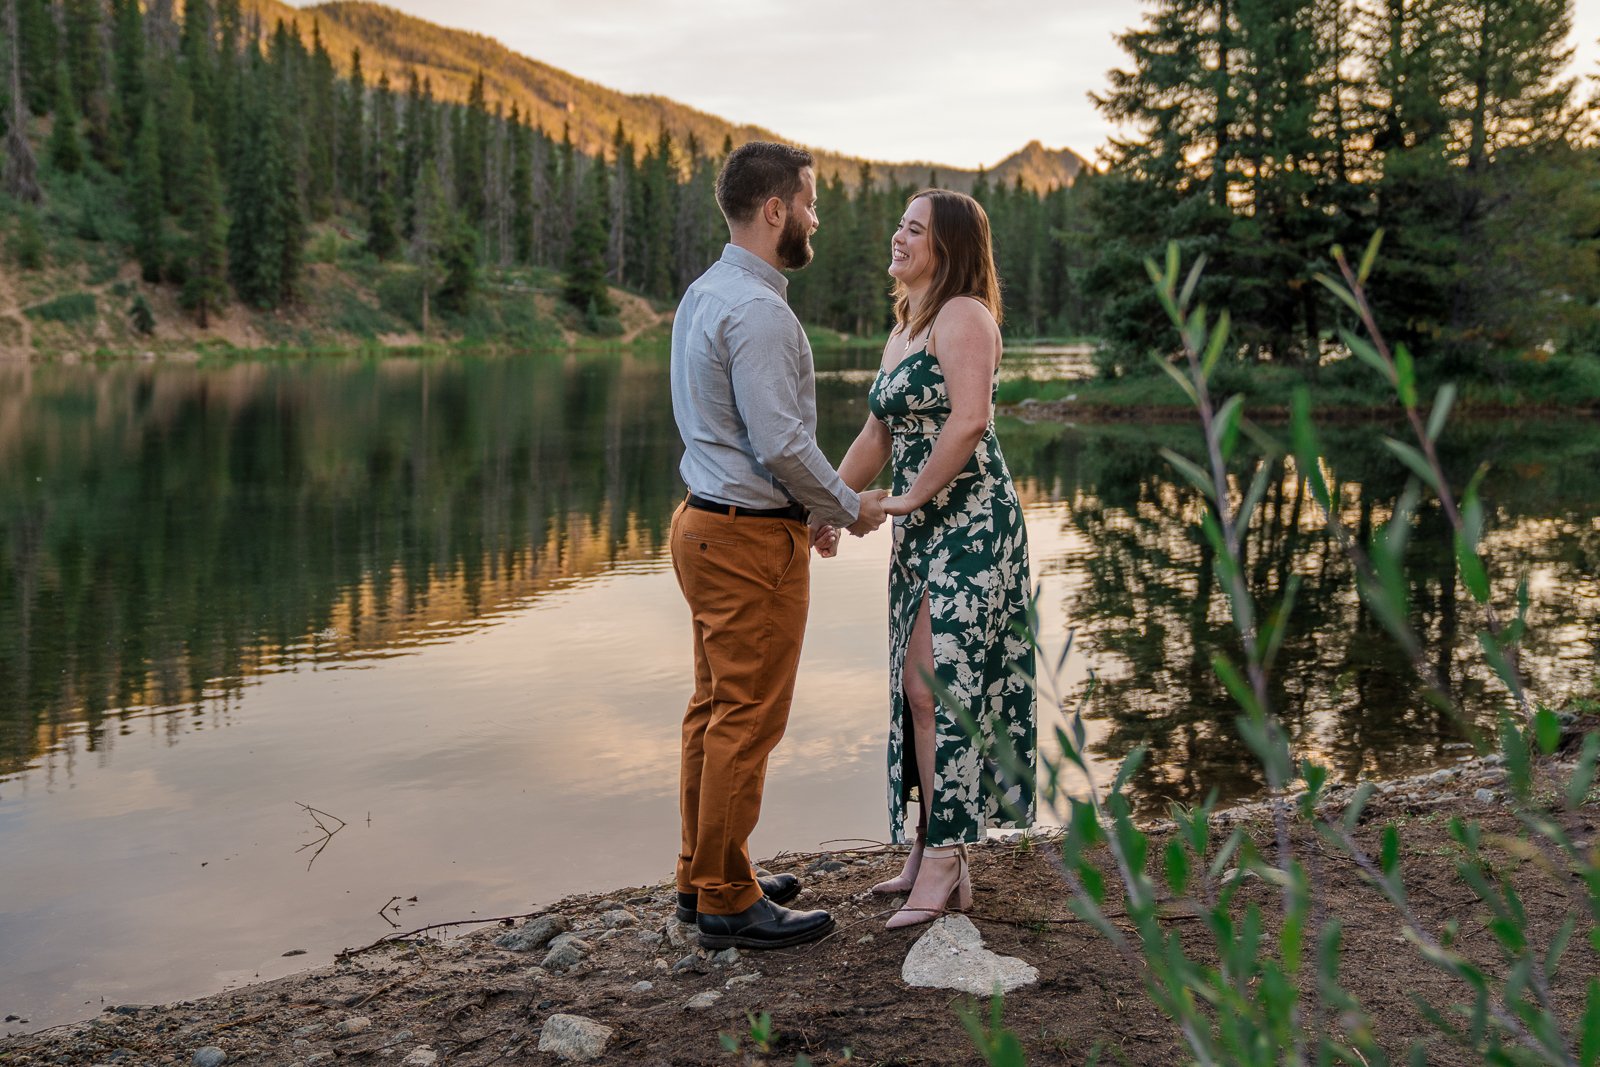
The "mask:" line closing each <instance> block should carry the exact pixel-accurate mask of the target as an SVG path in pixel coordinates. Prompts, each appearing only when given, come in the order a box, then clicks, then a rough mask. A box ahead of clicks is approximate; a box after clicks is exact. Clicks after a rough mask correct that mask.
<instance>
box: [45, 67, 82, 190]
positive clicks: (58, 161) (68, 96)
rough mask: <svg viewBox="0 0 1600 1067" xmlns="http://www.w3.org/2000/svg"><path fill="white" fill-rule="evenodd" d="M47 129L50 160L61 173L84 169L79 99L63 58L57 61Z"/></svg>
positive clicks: (71, 172)
mask: <svg viewBox="0 0 1600 1067" xmlns="http://www.w3.org/2000/svg"><path fill="white" fill-rule="evenodd" d="M52 121H53V123H54V125H53V126H52V127H51V129H50V163H51V165H52V166H54V167H55V168H56V169H57V170H59V171H61V172H62V173H63V174H76V173H78V171H80V170H82V169H83V163H84V154H83V139H82V137H80V136H79V132H78V127H79V124H80V121H81V120H80V119H79V118H78V100H77V96H76V94H74V93H73V91H72V75H71V73H70V72H69V71H68V69H67V63H66V60H62V61H61V62H60V63H57V64H56V106H55V115H54V116H53V119H52Z"/></svg>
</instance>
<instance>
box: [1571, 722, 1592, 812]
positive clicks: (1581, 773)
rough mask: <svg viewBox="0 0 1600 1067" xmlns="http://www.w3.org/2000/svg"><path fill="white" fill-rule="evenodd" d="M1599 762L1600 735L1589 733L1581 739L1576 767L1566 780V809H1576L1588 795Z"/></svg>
mask: <svg viewBox="0 0 1600 1067" xmlns="http://www.w3.org/2000/svg"><path fill="white" fill-rule="evenodd" d="M1597 760H1600V733H1595V732H1593V731H1590V733H1589V734H1588V735H1587V736H1585V737H1584V739H1583V749H1582V750H1581V751H1580V752H1579V753H1578V765H1577V767H1575V768H1573V771H1572V777H1571V778H1569V779H1567V807H1569V808H1576V807H1578V806H1579V805H1581V804H1582V803H1583V798H1584V797H1586V796H1588V795H1589V786H1591V785H1592V784H1594V772H1595V763H1596V762H1597Z"/></svg>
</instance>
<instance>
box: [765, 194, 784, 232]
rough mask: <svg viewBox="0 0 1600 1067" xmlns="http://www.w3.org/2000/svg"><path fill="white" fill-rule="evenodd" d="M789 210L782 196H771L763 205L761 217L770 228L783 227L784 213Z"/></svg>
mask: <svg viewBox="0 0 1600 1067" xmlns="http://www.w3.org/2000/svg"><path fill="white" fill-rule="evenodd" d="M788 210H789V208H788V205H787V204H785V203H784V202H783V198H782V197H781V196H769V197H767V202H766V203H764V204H762V205H761V217H762V218H763V219H765V220H766V222H767V224H768V225H769V226H782V225H783V219H784V213H785V212H786V211H788Z"/></svg>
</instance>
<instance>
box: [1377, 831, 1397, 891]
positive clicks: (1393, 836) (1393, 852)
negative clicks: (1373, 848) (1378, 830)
mask: <svg viewBox="0 0 1600 1067" xmlns="http://www.w3.org/2000/svg"><path fill="white" fill-rule="evenodd" d="M1399 865H1400V831H1399V830H1396V829H1395V826H1394V823H1389V824H1388V825H1387V826H1385V827H1384V828H1383V845H1382V850H1381V852H1380V854H1379V857H1378V866H1379V868H1381V869H1382V871H1383V873H1384V874H1386V875H1388V876H1389V877H1391V878H1393V877H1394V872H1395V868H1396V867H1398V866H1399Z"/></svg>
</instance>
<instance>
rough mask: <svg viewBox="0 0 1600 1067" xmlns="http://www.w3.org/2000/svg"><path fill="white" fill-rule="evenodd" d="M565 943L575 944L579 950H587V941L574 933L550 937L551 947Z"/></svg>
mask: <svg viewBox="0 0 1600 1067" xmlns="http://www.w3.org/2000/svg"><path fill="white" fill-rule="evenodd" d="M565 945H577V946H578V950H579V951H580V952H588V951H589V943H588V942H587V941H585V940H584V939H583V938H581V937H579V936H578V935H577V934H576V933H571V934H558V935H556V936H555V937H553V938H551V939H550V947H551V948H561V947H563V946H565Z"/></svg>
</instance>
